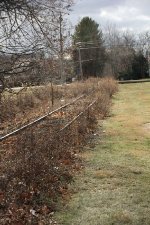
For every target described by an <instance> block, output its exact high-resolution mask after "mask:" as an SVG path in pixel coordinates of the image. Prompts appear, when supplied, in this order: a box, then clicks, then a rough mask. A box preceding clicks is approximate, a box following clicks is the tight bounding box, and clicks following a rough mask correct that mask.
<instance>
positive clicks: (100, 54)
mask: <svg viewBox="0 0 150 225" xmlns="http://www.w3.org/2000/svg"><path fill="white" fill-rule="evenodd" d="M73 43H74V45H75V46H76V47H75V50H74V52H73V58H74V61H75V62H76V61H79V48H80V53H81V62H82V71H83V76H84V78H88V77H89V76H101V75H102V72H103V68H104V63H105V48H104V46H103V34H102V31H101V30H99V25H98V24H97V23H96V22H95V21H94V20H92V19H91V18H89V17H84V18H83V19H82V20H81V21H80V22H79V24H78V25H77V26H76V28H75V33H74V35H73ZM77 46H78V48H77ZM75 65H76V66H75V68H76V71H77V73H78V74H79V73H80V72H81V71H80V69H79V63H76V64H75Z"/></svg>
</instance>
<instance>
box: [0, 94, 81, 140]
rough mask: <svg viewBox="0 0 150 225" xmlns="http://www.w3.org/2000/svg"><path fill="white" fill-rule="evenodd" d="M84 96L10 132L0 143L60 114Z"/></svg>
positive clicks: (0, 138)
mask: <svg viewBox="0 0 150 225" xmlns="http://www.w3.org/2000/svg"><path fill="white" fill-rule="evenodd" d="M84 96H85V95H81V96H80V97H78V98H76V99H75V100H74V101H72V102H69V103H67V104H65V105H63V106H61V107H59V108H57V109H55V110H54V111H52V112H49V113H47V114H45V115H44V116H41V117H39V118H38V119H36V120H34V121H32V122H31V123H28V124H26V125H24V126H22V127H20V128H18V129H16V130H14V131H12V132H10V133H8V134H6V135H4V136H2V137H0V142H2V141H4V140H6V139H7V138H8V137H11V136H13V135H15V134H17V133H19V132H20V131H22V130H25V129H26V128H28V127H31V126H33V125H35V124H36V123H38V122H41V121H42V120H44V119H45V118H46V117H48V116H50V115H52V114H54V113H55V112H58V111H60V110H61V109H64V108H66V107H67V106H69V105H72V104H74V103H75V102H76V101H78V100H79V99H81V98H83V97H84Z"/></svg>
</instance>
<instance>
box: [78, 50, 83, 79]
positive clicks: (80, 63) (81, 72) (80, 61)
mask: <svg viewBox="0 0 150 225" xmlns="http://www.w3.org/2000/svg"><path fill="white" fill-rule="evenodd" d="M78 53H79V65H80V78H81V80H83V70H82V59H81V49H80V47H78Z"/></svg>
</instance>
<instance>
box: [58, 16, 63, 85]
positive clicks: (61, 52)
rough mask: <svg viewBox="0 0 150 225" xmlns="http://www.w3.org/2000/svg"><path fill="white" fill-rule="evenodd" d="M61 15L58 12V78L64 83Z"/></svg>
mask: <svg viewBox="0 0 150 225" xmlns="http://www.w3.org/2000/svg"><path fill="white" fill-rule="evenodd" d="M62 21H63V18H62V13H61V12H60V16H59V36H60V77H61V83H62V84H63V83H64V46H63V45H64V44H63V35H62Z"/></svg>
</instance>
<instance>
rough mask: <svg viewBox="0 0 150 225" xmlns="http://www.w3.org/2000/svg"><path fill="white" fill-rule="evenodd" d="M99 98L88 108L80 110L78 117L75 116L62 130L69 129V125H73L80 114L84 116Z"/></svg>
mask: <svg viewBox="0 0 150 225" xmlns="http://www.w3.org/2000/svg"><path fill="white" fill-rule="evenodd" d="M96 101H97V100H94V101H93V102H92V103H91V104H90V105H89V106H88V107H87V108H86V109H84V111H82V112H80V113H79V114H78V115H77V116H76V117H74V118H73V120H71V121H70V122H69V123H68V124H66V125H65V126H64V127H63V128H62V129H61V130H60V131H59V133H60V132H62V131H64V130H65V129H67V128H68V127H70V125H72V123H74V122H75V121H76V120H77V119H78V118H79V117H80V116H82V115H83V114H84V113H85V112H86V111H87V110H88V109H89V108H91V107H92V106H93V105H94V104H95V103H96Z"/></svg>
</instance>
